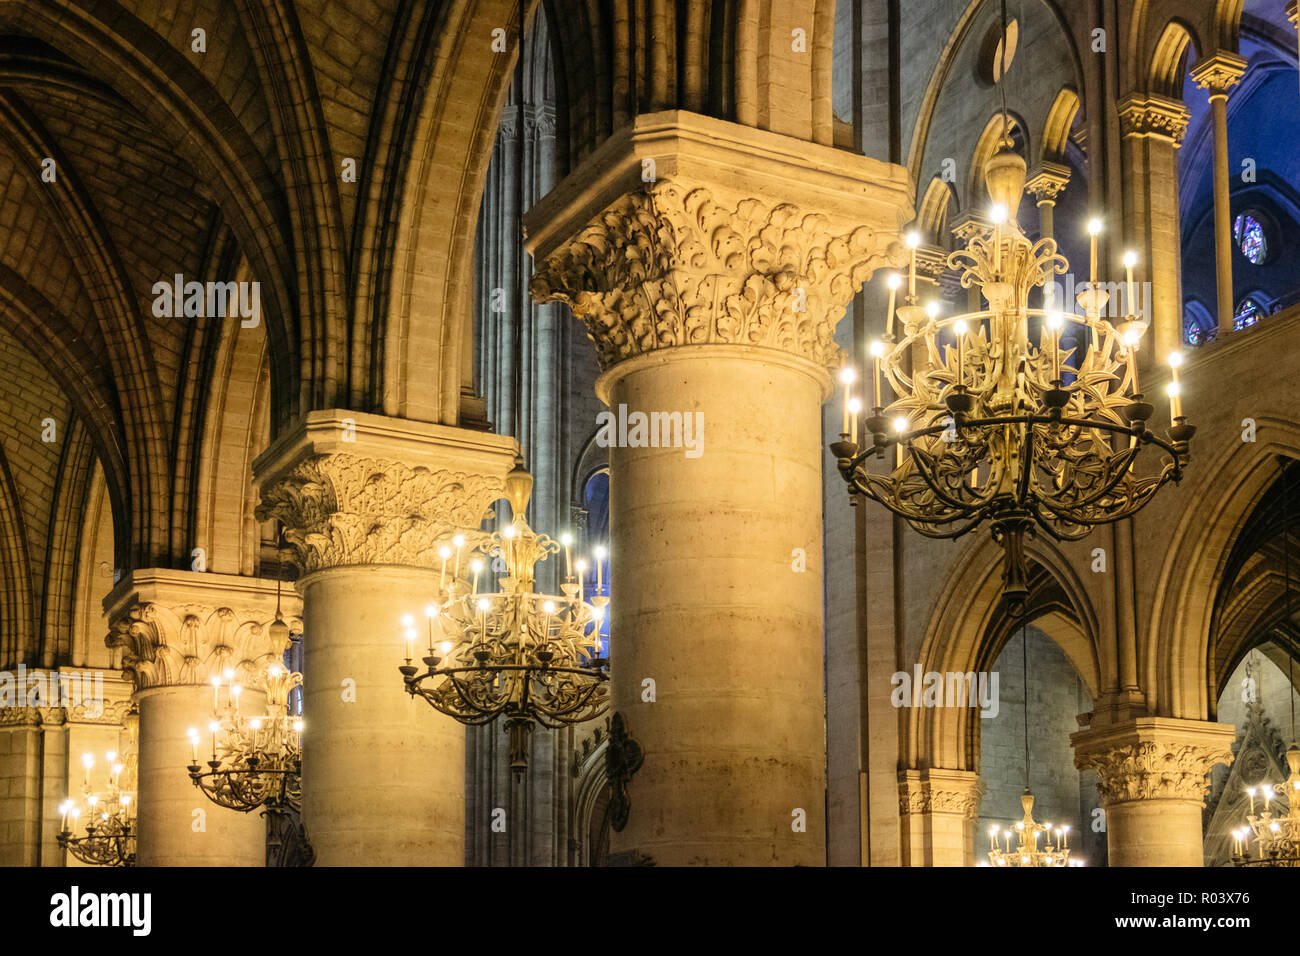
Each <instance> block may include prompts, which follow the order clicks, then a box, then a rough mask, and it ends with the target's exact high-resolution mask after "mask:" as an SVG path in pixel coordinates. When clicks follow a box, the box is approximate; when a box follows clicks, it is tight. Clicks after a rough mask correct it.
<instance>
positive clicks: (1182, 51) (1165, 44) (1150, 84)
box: [1146, 19, 1204, 103]
mask: <svg viewBox="0 0 1300 956" xmlns="http://www.w3.org/2000/svg"><path fill="white" fill-rule="evenodd" d="M1203 50H1204V47H1202V46H1201V44H1200V42H1199V41H1198V40H1197V39H1196V33H1195V31H1194V29H1193V28H1192V27H1191V26H1190V25H1189V24H1187V23H1185V22H1183V21H1182V20H1178V19H1174V20H1170V21H1169V22H1168V23H1166V24H1165V26H1164V29H1163V30H1161V31H1160V36H1159V38H1158V39H1157V40H1156V43H1155V46H1154V47H1153V48H1152V50H1151V58H1150V62H1149V64H1148V66H1147V71H1146V88H1147V92H1149V93H1155V94H1157V95H1159V96H1166V97H1168V98H1169V99H1171V100H1177V101H1178V102H1180V103H1181V102H1182V100H1183V81H1184V80H1185V79H1186V77H1187V66H1188V59H1189V53H1195V54H1196V57H1198V58H1199V57H1200V56H1201V55H1202V51H1203Z"/></svg>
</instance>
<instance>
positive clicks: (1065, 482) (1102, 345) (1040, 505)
mask: <svg viewBox="0 0 1300 956" xmlns="http://www.w3.org/2000/svg"><path fill="white" fill-rule="evenodd" d="M1005 123H1006V120H1005V114H1004V124H1005ZM1005 129H1006V127H1005V126H1004V136H1003V139H1002V142H1001V144H1000V146H999V148H998V150H997V151H996V152H995V153H994V155H993V156H992V157H991V158H990V159H989V161H988V162H987V163H986V164H985V167H984V172H985V180H986V184H987V188H988V193H989V196H990V198H991V199H992V201H993V209H992V214H991V220H992V224H993V225H992V230H991V234H984V235H976V236H973V237H972V238H971V239H970V240H969V241H968V243H967V245H966V248H964V249H961V250H958V251H956V252H953V253H952V254H951V255H950V256H949V257H948V265H949V267H950V268H953V269H957V270H958V271H959V272H960V275H961V285H962V287H963V288H971V287H974V288H977V289H979V290H980V292H981V293H982V294H983V297H984V299H985V300H986V303H987V308H986V309H985V310H983V311H979V312H969V313H965V314H960V315H952V316H948V317H944V318H941V317H940V316H939V310H938V306H937V303H933V302H932V303H930V304H929V306H928V307H922V306H920V305H918V304H917V300H916V295H915V270H916V265H915V246H916V244H917V243H918V241H919V239H918V238H917V237H916V236H915V234H913V235H912V236H910V237H909V245H911V246H912V247H913V255H912V265H911V269H910V274H909V284H908V290H909V291H908V295H907V296H906V299H905V304H904V305H902V306H899V307H898V308H897V309H895V308H894V301H895V294H894V291H893V290H894V289H895V288H897V286H898V284H899V280H898V278H893V279H892V281H891V294H890V305H889V309H888V315H887V319H886V329H885V334H884V336H883V338H882V339H881V340H879V341H878V342H874V343H872V345H871V348H870V355H871V358H872V361H873V365H874V369H873V396H874V402H873V405H872V408H871V413H870V414H869V415H868V416H867V417H866V418H865V420H863V421H861V422H859V419H860V418H861V412H862V404H861V402H860V400H858V399H856V398H855V397H854V396H853V395H852V386H853V382H854V381H855V379H856V378H857V375H856V373H855V371H854V370H853V369H852V367H849V368H846V369H845V372H844V374H843V375H842V379H843V381H844V382H845V412H844V429H843V432H842V433H841V434H840V436H839V440H838V441H836V442H833V443H832V444H831V446H830V448H831V452H832V453H833V454H834V455H835V457H836V459H837V460H838V467H839V471H840V474H841V475H842V476H843V478H844V480H845V481H846V482H847V483H848V486H849V489H850V491H851V492H856V493H858V494H862V495H865V496H867V497H869V498H872V499H874V500H875V501H877V502H879V503H880V504H882V505H884V506H885V507H886V508H888V509H889V510H890V511H892V512H894V513H895V514H897V515H899V516H901V517H902V518H903V519H904V520H906V521H907V523H908V524H909V525H911V526H912V527H913V528H914V529H916V530H917V531H918V532H920V533H921V534H923V535H926V536H927V537H931V538H958V537H961V536H962V535H964V534H966V533H967V532H968V531H971V530H972V529H974V528H976V527H979V526H980V525H982V524H984V523H985V522H988V523H989V526H990V528H991V531H992V534H993V538H994V540H995V541H997V542H998V543H999V544H1001V545H1002V548H1003V552H1004V566H1003V589H1004V594H1005V596H1006V599H1007V601H1008V604H1009V606H1010V608H1011V610H1012V612H1013V613H1019V612H1020V611H1021V610H1023V607H1024V602H1025V599H1026V597H1027V595H1028V589H1027V585H1026V567H1025V556H1024V541H1025V537H1026V536H1027V535H1032V534H1033V533H1034V530H1035V528H1041V529H1043V530H1044V531H1046V532H1047V533H1048V534H1049V535H1051V536H1052V537H1053V538H1055V539H1057V540H1075V539H1079V538H1082V537H1084V536H1086V535H1087V534H1088V533H1089V532H1090V531H1091V530H1092V528H1093V527H1094V526H1096V525H1098V524H1104V523H1107V522H1113V521H1117V520H1119V519H1122V518H1126V517H1128V516H1130V515H1132V514H1134V513H1136V512H1137V511H1138V510H1139V509H1140V508H1141V507H1142V506H1143V505H1145V504H1146V503H1147V502H1148V501H1149V500H1150V499H1151V497H1152V496H1153V495H1154V494H1155V493H1156V492H1157V491H1158V490H1159V489H1160V488H1161V487H1162V486H1163V485H1164V484H1165V483H1166V482H1168V481H1174V482H1177V481H1178V480H1179V479H1180V478H1181V477H1182V469H1183V467H1184V466H1185V465H1186V464H1187V461H1188V442H1189V441H1190V439H1191V438H1192V435H1193V433H1194V432H1195V427H1194V426H1192V425H1191V424H1189V423H1188V421H1187V419H1186V418H1185V417H1184V416H1183V413H1182V407H1181V397H1180V394H1179V384H1178V372H1177V369H1178V366H1179V365H1180V364H1181V361H1182V357H1181V355H1179V354H1174V355H1171V356H1169V357H1168V358H1169V361H1170V365H1171V367H1172V369H1173V373H1172V377H1173V381H1172V383H1171V385H1170V386H1169V389H1168V394H1169V400H1170V408H1171V418H1172V422H1171V425H1170V427H1169V428H1168V430H1167V431H1166V434H1165V435H1164V436H1163V437H1162V436H1160V435H1158V434H1156V433H1155V432H1154V431H1153V430H1152V429H1151V428H1150V427H1149V426H1148V421H1149V419H1150V418H1151V416H1152V414H1153V412H1154V409H1153V407H1152V406H1151V405H1150V404H1149V403H1147V402H1146V401H1144V400H1143V395H1142V393H1141V391H1140V388H1139V386H1138V364H1137V353H1138V348H1139V345H1140V342H1141V339H1142V335H1143V333H1144V332H1145V331H1146V328H1147V325H1148V322H1147V320H1146V319H1144V318H1141V317H1139V316H1138V315H1135V314H1134V310H1133V302H1134V298H1135V295H1134V291H1135V288H1134V283H1133V281H1132V274H1133V273H1132V269H1133V266H1134V265H1135V264H1136V256H1134V255H1133V254H1132V253H1130V254H1128V255H1126V256H1125V265H1126V267H1127V269H1128V282H1127V299H1128V302H1127V305H1128V307H1129V309H1128V314H1126V315H1125V316H1124V317H1123V318H1122V320H1121V321H1120V322H1119V323H1118V324H1112V322H1111V321H1110V320H1109V319H1108V318H1106V317H1104V316H1103V314H1102V312H1103V309H1104V308H1105V306H1106V305H1107V302H1108V299H1109V295H1108V292H1107V291H1106V290H1105V289H1103V288H1101V287H1100V285H1099V284H1098V282H1097V236H1098V234H1099V233H1100V232H1101V228H1102V226H1101V223H1100V221H1098V220H1092V221H1091V222H1090V223H1089V233H1090V235H1091V236H1092V264H1091V281H1090V282H1089V283H1087V284H1086V285H1085V286H1084V288H1083V291H1082V292H1080V293H1079V295H1078V303H1079V305H1080V307H1081V309H1082V312H1081V313H1076V312H1073V311H1064V310H1063V309H1062V307H1061V305H1060V304H1059V303H1056V302H1053V301H1051V297H1050V296H1046V295H1045V303H1044V304H1045V306H1046V307H1045V308H1030V307H1029V295H1030V291H1031V290H1032V289H1034V288H1035V287H1038V286H1043V285H1046V284H1047V283H1049V281H1050V280H1051V277H1052V275H1053V274H1054V273H1064V272H1065V271H1066V270H1067V268H1068V263H1067V262H1066V260H1065V258H1064V257H1063V256H1061V255H1060V254H1059V253H1058V252H1057V247H1056V242H1055V241H1054V240H1052V239H1040V240H1039V241H1037V242H1031V241H1030V240H1029V239H1028V238H1027V237H1026V235H1025V234H1024V232H1023V231H1022V230H1021V229H1020V227H1019V225H1018V224H1017V222H1016V218H1015V210H1016V209H1017V208H1018V207H1019V205H1020V199H1021V195H1022V193H1023V191H1024V184H1025V162H1024V160H1023V159H1022V158H1021V157H1020V156H1019V155H1017V154H1016V153H1015V152H1014V150H1013V149H1012V144H1011V140H1010V138H1009V137H1008V136H1006V135H1005ZM1052 288H1053V286H1051V285H1048V286H1047V289H1046V290H1045V292H1048V291H1050V290H1051V289H1052ZM1031 322H1033V323H1036V324H1037V325H1038V326H1039V328H1038V334H1037V341H1036V342H1035V341H1034V340H1033V337H1032V332H1031ZM896 326H901V338H900V337H898V335H897V334H896V332H897V330H896ZM1071 327H1072V328H1073V329H1074V330H1075V340H1076V342H1077V343H1078V345H1077V347H1076V348H1073V349H1070V350H1068V351H1062V347H1061V346H1062V341H1063V338H1065V337H1066V335H1065V330H1066V329H1067V328H1071ZM886 384H887V385H888V387H889V389H890V390H891V391H892V401H888V402H886V400H885V398H884V390H883V389H884V386H885V385H886ZM860 426H861V429H862V432H863V441H862V445H866V446H867V447H865V448H863V447H862V445H860V444H859V439H858V432H859V427H860ZM868 435H869V436H870V443H869V444H868V443H867V441H866V437H867V436H868ZM1148 447H1154V448H1156V449H1159V450H1160V451H1162V452H1163V453H1164V458H1163V462H1162V463H1161V465H1160V467H1159V468H1158V469H1155V470H1152V471H1150V472H1142V471H1139V470H1138V459H1139V456H1140V455H1141V452H1142V451H1143V450H1144V449H1146V448H1148ZM873 459H874V460H876V461H884V463H885V464H884V467H879V466H873Z"/></svg>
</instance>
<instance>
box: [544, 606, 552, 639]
mask: <svg viewBox="0 0 1300 956" xmlns="http://www.w3.org/2000/svg"><path fill="white" fill-rule="evenodd" d="M554 613H555V602H554V601H547V602H545V603H544V604H543V605H542V615H543V617H542V640H544V641H549V640H550V639H551V615H552V614H554Z"/></svg>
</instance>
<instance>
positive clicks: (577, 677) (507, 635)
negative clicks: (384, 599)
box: [398, 459, 609, 774]
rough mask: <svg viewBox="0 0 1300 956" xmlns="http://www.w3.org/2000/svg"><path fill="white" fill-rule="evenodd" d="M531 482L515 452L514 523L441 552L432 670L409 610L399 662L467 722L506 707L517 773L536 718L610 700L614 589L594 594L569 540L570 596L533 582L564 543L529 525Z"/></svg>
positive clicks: (510, 493)
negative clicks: (604, 652)
mask: <svg viewBox="0 0 1300 956" xmlns="http://www.w3.org/2000/svg"><path fill="white" fill-rule="evenodd" d="M532 484H533V479H532V476H531V475H529V474H528V472H527V471H525V470H524V468H523V462H522V460H518V459H517V460H516V462H515V467H514V468H513V469H512V470H511V472H510V474H509V475H508V476H507V477H506V498H507V499H508V500H509V501H510V506H511V511H512V514H513V518H512V520H511V522H510V524H508V525H506V526H505V527H504V528H503V529H501V530H500V531H496V532H493V533H492V534H482V533H476V534H474V535H473V537H477V538H478V539H479V543H478V544H477V545H476V546H475V547H473V548H469V547H468V541H469V540H470V536H469V535H457V536H456V537H455V538H454V539H453V545H454V552H453V549H452V548H450V547H444V548H443V549H442V550H441V551H440V552H439V554H440V556H441V558H442V573H441V580H440V582H439V586H438V593H437V594H436V596H435V597H434V599H433V601H432V602H431V603H430V604H429V605H428V607H427V608H426V609H425V613H426V617H427V639H428V654H427V656H425V657H424V659H423V663H424V665H425V666H424V669H423V670H421V669H420V668H419V667H417V666H416V665H415V664H413V663H412V660H413V659H414V658H415V655H416V648H417V646H418V645H419V643H420V638H421V635H420V633H419V631H418V630H417V628H416V625H415V621H414V620H413V619H412V618H411V617H409V616H408V617H407V618H405V619H404V620H403V621H402V627H403V634H404V639H405V643H406V663H405V664H403V665H401V666H400V667H399V668H398V669H399V670H400V671H401V673H402V678H403V680H404V681H405V684H406V690H407V693H409V694H411V695H412V696H415V695H419V696H420V697H423V698H424V699H425V700H427V701H428V702H429V704H430V705H432V706H433V707H434V708H435V709H436V710H438V711H440V712H442V713H444V714H447V715H448V716H450V717H454V718H455V719H456V720H459V721H460V722H461V723H464V724H470V725H477V724H486V723H489V722H491V721H492V720H495V719H496V718H497V717H499V716H504V717H505V720H506V729H507V732H508V733H509V749H510V767H511V769H512V770H513V771H514V772H515V773H516V774H520V773H522V772H523V770H524V769H525V768H526V767H527V765H528V741H529V737H530V735H531V733H532V728H533V725H534V724H541V725H542V726H544V727H560V726H563V725H564V724H573V723H581V722H583V721H586V720H592V719H594V718H596V717H600V716H601V715H602V714H604V713H605V711H606V709H607V708H608V706H609V691H608V680H609V673H608V668H609V661H608V660H607V659H606V658H604V657H602V656H601V644H600V641H601V637H600V628H601V622H602V621H603V620H604V617H605V609H606V605H607V604H608V602H609V598H607V597H605V596H603V595H600V594H597V595H593V596H592V597H591V599H590V600H587V599H586V595H585V594H584V593H583V583H582V576H583V572H584V571H585V565H584V563H583V562H581V561H579V562H576V563H574V562H571V560H570V559H571V551H570V543H564V544H563V547H564V552H565V555H564V562H565V576H564V583H563V584H562V585H561V591H563V595H554V594H539V593H537V592H536V591H535V590H534V583H535V580H536V566H537V564H538V563H539V562H540V561H544V560H545V559H546V558H547V557H548V556H549V555H552V554H558V553H559V550H560V548H561V542H558V541H556V540H555V539H553V538H551V537H549V536H547V535H544V534H541V535H539V534H536V533H535V532H534V531H533V530H532V528H530V527H529V526H528V522H527V520H526V519H525V517H524V515H525V510H526V509H527V507H528V499H529V496H530V495H531V493H532ZM566 540H567V539H566ZM449 563H450V564H451V567H450V568H449V567H448V564H449ZM575 567H576V568H577V571H578V573H577V574H576V575H575V574H574V569H575ZM489 568H501V569H503V570H504V574H503V575H502V576H501V577H500V578H499V579H497V582H496V583H497V585H498V586H499V588H500V589H499V590H496V591H489V590H481V589H480V585H485V584H486V583H487V579H488V578H489V577H491V575H490V574H489V575H485V574H484V571H485V569H489ZM466 570H468V572H469V575H470V579H469V580H466V577H465V572H466ZM600 573H601V572H600V570H599V563H598V564H597V574H598V575H599V574H600ZM597 590H600V583H598V584H597Z"/></svg>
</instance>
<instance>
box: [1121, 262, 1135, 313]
mask: <svg viewBox="0 0 1300 956" xmlns="http://www.w3.org/2000/svg"><path fill="white" fill-rule="evenodd" d="M1137 264H1138V254H1137V253H1136V252H1134V251H1133V250H1132V249H1130V250H1128V251H1127V252H1125V253H1124V270H1125V273H1126V275H1127V278H1126V280H1125V285H1126V286H1127V289H1128V314H1129V315H1137V305H1136V303H1137V288H1136V287H1135V286H1134V285H1133V267H1134V266H1135V265H1137Z"/></svg>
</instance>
